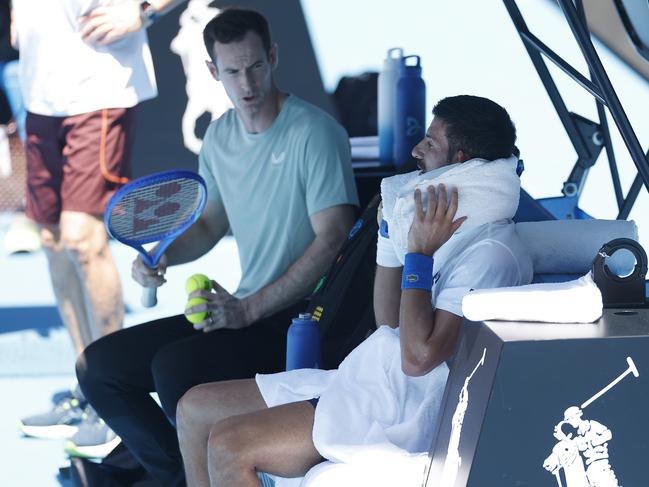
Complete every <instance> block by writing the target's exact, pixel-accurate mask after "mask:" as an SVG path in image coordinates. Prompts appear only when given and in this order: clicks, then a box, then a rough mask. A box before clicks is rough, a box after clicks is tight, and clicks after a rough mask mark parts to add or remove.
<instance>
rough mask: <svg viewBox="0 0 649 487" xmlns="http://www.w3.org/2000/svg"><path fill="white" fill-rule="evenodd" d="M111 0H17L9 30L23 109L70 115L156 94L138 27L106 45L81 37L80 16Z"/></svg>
mask: <svg viewBox="0 0 649 487" xmlns="http://www.w3.org/2000/svg"><path fill="white" fill-rule="evenodd" d="M112 1H116V0H18V1H16V2H13V5H14V27H15V28H16V29H17V33H18V47H19V49H20V77H21V87H22V92H23V98H24V99H25V106H26V107H27V110H28V111H30V112H32V113H37V114H39V115H49V116H70V115H78V114H80V113H88V112H92V111H95V110H99V109H102V108H129V107H132V106H135V105H137V104H138V103H139V102H141V101H143V100H147V99H149V98H153V97H155V96H156V95H157V90H156V83H155V75H154V71H153V62H152V60H151V53H150V51H149V45H148V42H147V35H146V32H145V31H144V30H143V29H140V30H138V31H136V32H133V33H131V34H129V35H127V36H126V37H125V38H123V39H121V40H119V41H117V42H115V43H113V44H110V45H108V46H99V45H90V44H87V43H86V42H84V41H83V40H82V39H81V34H80V25H79V18H80V17H81V16H82V15H83V14H85V13H87V12H88V11H90V10H92V9H93V8H94V7H96V6H97V5H100V4H107V3H111V2H112Z"/></svg>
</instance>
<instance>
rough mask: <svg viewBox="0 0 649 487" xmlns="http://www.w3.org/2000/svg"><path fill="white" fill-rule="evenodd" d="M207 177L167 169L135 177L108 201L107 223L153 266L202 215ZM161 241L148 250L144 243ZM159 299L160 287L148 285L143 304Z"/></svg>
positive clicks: (114, 232)
mask: <svg viewBox="0 0 649 487" xmlns="http://www.w3.org/2000/svg"><path fill="white" fill-rule="evenodd" d="M206 201H207V188H206V186H205V181H203V178H201V177H200V176H199V175H198V174H196V173H195V172H192V171H165V172H160V173H156V174H151V175H149V176H145V177H142V178H139V179H136V180H135V181H131V182H130V183H128V184H126V185H125V186H124V187H122V188H120V189H119V190H118V191H117V192H116V193H115V194H114V195H113V197H112V198H111V199H110V201H109V202H108V206H107V207H106V212H105V214H104V223H105V224H106V229H107V230H108V233H109V234H110V235H111V236H112V237H114V238H115V239H116V240H118V241H120V242H122V243H123V244H126V245H128V246H130V247H133V248H134V249H135V250H137V251H138V252H139V253H140V254H141V255H142V258H143V259H144V263H145V264H146V265H147V266H149V267H151V268H152V269H153V268H155V267H157V265H158V262H159V261H160V257H162V254H164V252H165V250H167V247H169V245H170V244H171V242H173V241H174V240H175V239H176V237H178V236H179V235H180V234H182V233H183V232H184V231H185V230H187V229H188V228H189V227H190V226H191V225H192V224H193V223H194V222H195V221H196V220H197V219H198V217H199V216H200V215H201V213H202V212H203V208H205V202H206ZM151 242H159V244H158V245H157V246H156V247H155V248H154V249H153V250H152V251H151V252H147V251H146V250H145V249H144V247H142V245H144V244H147V243H151ZM156 303H157V298H156V288H155V287H149V288H144V291H143V293H142V306H144V307H146V308H150V307H152V306H155V305H156Z"/></svg>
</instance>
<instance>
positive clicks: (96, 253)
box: [41, 211, 124, 355]
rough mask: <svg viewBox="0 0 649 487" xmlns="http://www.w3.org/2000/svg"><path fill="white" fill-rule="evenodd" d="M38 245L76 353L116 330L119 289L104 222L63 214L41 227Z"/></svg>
mask: <svg viewBox="0 0 649 487" xmlns="http://www.w3.org/2000/svg"><path fill="white" fill-rule="evenodd" d="M41 240H42V242H43V245H44V247H45V249H46V254H47V257H48V261H49V265H50V277H51V279H52V286H53V288H54V293H55V295H56V298H57V305H58V307H59V311H60V313H61V316H62V319H63V321H64V323H65V324H66V326H67V328H68V330H69V332H70V336H71V337H72V341H73V343H74V348H75V352H76V353H77V355H80V354H81V352H82V351H83V349H84V348H85V347H86V346H88V345H89V344H90V343H91V342H93V341H94V340H96V339H97V338H99V337H101V336H104V335H107V334H108V333H112V332H113V331H117V330H118V329H120V328H121V326H122V321H123V318H124V303H123V300H122V288H121V284H120V280H119V274H118V272H117V267H116V265H115V262H114V260H113V257H112V254H111V252H110V248H109V247H108V237H107V235H106V231H105V229H104V224H103V221H102V220H101V219H100V218H97V217H95V216H92V215H88V214H86V213H81V212H70V211H64V212H63V213H62V214H61V222H60V226H58V227H57V226H43V227H42V228H41Z"/></svg>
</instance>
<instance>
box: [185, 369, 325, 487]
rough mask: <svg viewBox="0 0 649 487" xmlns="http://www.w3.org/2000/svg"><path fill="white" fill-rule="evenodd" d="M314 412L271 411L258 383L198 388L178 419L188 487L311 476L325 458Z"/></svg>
mask: <svg viewBox="0 0 649 487" xmlns="http://www.w3.org/2000/svg"><path fill="white" fill-rule="evenodd" d="M314 411H315V410H314V407H313V405H312V404H310V403H309V402H297V403H291V404H286V405H284V406H279V407H274V408H268V407H267V406H266V403H265V402H264V399H263V397H262V396H261V393H260V392H259V389H258V387H257V384H256V383H255V381H254V379H249V380H241V381H230V382H219V383H212V384H204V385H200V386H197V387H194V388H193V389H191V390H190V391H189V392H187V394H185V395H184V396H183V398H182V399H181V401H180V404H179V406H178V414H177V419H178V438H179V441H180V447H181V451H182V455H183V461H184V464H185V474H186V477H187V484H188V485H189V486H191V487H195V486H201V487H204V486H210V485H212V486H220V485H228V486H232V487H239V486H240V487H244V486H258V485H259V481H258V479H257V471H258V470H259V471H263V472H268V473H272V474H275V475H280V476H283V477H296V476H301V475H304V474H306V472H307V471H308V470H309V468H311V467H312V466H313V465H315V464H316V463H318V462H320V461H321V459H322V458H321V457H320V454H319V453H318V452H317V450H316V449H315V447H314V445H313V440H312V431H313V418H314Z"/></svg>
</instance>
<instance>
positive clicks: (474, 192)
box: [381, 156, 520, 262]
mask: <svg viewBox="0 0 649 487" xmlns="http://www.w3.org/2000/svg"><path fill="white" fill-rule="evenodd" d="M517 162H518V160H517V158H516V157H514V156H512V157H509V158H507V159H497V160H495V161H486V160H484V159H471V160H469V161H466V162H463V163H458V164H451V165H448V166H444V167H441V168H439V169H435V170H433V171H429V172H427V173H424V174H421V173H420V172H419V171H415V172H411V173H407V174H399V175H397V176H392V177H390V178H386V179H384V180H383V181H382V182H381V197H382V200H383V219H384V220H385V221H386V222H387V224H388V230H389V233H390V240H392V242H393V244H394V247H395V249H396V251H397V257H398V258H399V260H400V261H401V262H403V259H404V256H405V254H406V252H407V249H408V232H409V231H410V226H411V225H412V220H413V216H414V212H415V203H414V196H413V195H414V192H415V189H420V190H421V192H422V201H423V203H424V207H425V206H426V204H427V201H428V195H427V191H426V188H427V187H428V186H430V185H433V186H437V185H439V184H444V185H445V186H446V189H447V192H449V194H450V191H451V190H452V189H453V188H457V189H458V196H459V198H458V210H457V213H456V215H455V217H456V218H460V217H462V216H468V219H467V220H466V221H465V222H464V223H463V224H462V226H461V227H460V229H459V230H458V231H457V232H456V233H455V235H453V237H451V239H450V240H449V243H451V241H452V240H453V239H457V238H458V237H460V236H461V234H462V233H467V232H469V231H470V230H472V229H475V228H477V227H479V226H481V225H483V224H485V223H493V222H495V221H498V220H502V219H507V218H512V217H513V216H514V214H515V213H516V210H517V208H518V200H519V196H520V179H519V178H518V175H517V174H516V166H517ZM446 247H447V249H450V248H451V247H454V244H453V243H451V245H446ZM439 257H440V256H439V255H437V254H436V256H435V258H436V259H438V258H439Z"/></svg>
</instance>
